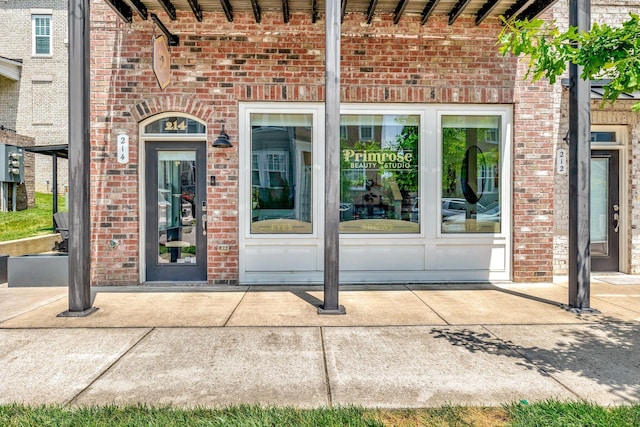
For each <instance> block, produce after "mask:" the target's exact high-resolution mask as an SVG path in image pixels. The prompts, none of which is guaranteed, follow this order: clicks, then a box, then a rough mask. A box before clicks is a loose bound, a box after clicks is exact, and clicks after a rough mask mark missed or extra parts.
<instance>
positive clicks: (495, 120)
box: [91, 0, 562, 285]
mask: <svg viewBox="0 0 640 427" xmlns="http://www.w3.org/2000/svg"><path fill="white" fill-rule="evenodd" d="M144 3H149V4H151V3H153V2H144ZM203 3H204V2H203ZM91 7H92V15H91V16H92V28H91V35H92V57H91V67H92V82H93V84H92V111H91V114H92V115H91V117H92V134H91V141H92V184H91V196H92V199H91V203H92V226H91V229H92V254H93V261H92V262H93V265H92V283H93V284H101V285H102V284H111V285H131V284H138V283H143V282H170V283H184V282H198V283H204V282H206V283H209V284H238V283H242V284H249V283H264V284H270V283H278V284H280V283H321V282H322V267H323V240H322V236H323V224H324V214H325V213H324V194H325V189H324V174H325V171H324V149H325V147H324V144H325V135H324V126H325V123H324V120H325V113H326V112H325V111H324V96H325V80H324V73H325V64H324V59H325V58H324V46H325V29H324V21H323V20H322V19H318V20H317V21H316V20H314V19H313V18H312V17H310V14H308V13H292V14H290V15H289V16H288V20H287V22H286V23H283V16H282V14H279V13H264V14H262V15H261V16H260V18H261V19H260V22H257V19H256V15H255V13H251V11H246V12H242V11H240V12H236V13H235V14H234V15H233V20H232V22H230V21H229V19H228V16H226V15H225V13H205V15H204V19H203V20H202V22H199V21H197V20H196V19H195V18H194V14H193V13H192V12H191V10H189V9H187V10H181V9H178V10H177V12H176V19H175V20H173V19H171V17H170V16H169V15H167V13H166V12H164V11H162V10H154V11H153V12H154V13H157V16H158V17H159V19H160V20H161V21H162V22H163V23H164V24H165V26H166V27H167V28H168V29H169V31H170V32H171V33H172V34H175V35H179V44H178V45H177V46H169V47H168V48H167V47H163V46H162V45H157V41H158V40H159V39H160V40H161V37H160V36H161V35H162V34H163V32H162V31H160V29H159V26H157V25H155V24H154V22H153V21H152V20H151V19H148V20H143V19H140V18H138V17H137V16H135V17H134V19H133V20H132V23H125V22H123V21H122V19H120V18H119V17H118V16H117V15H116V14H115V13H114V12H113V10H112V9H111V8H110V7H108V5H107V4H106V2H104V1H102V0H100V1H98V0H95V1H93V2H92V3H91ZM547 14H550V15H551V16H552V11H551V12H547ZM421 20H422V17H421V16H420V14H409V13H408V14H405V15H403V16H402V19H400V20H399V22H397V23H394V15H393V14H379V15H374V16H373V17H372V20H371V22H370V23H367V22H366V17H364V18H363V16H362V14H356V13H346V14H345V15H344V19H343V22H342V42H341V57H342V60H341V68H340V72H341V93H340V96H341V102H342V104H341V111H340V115H341V116H340V117H341V118H340V148H339V149H340V156H341V165H340V182H341V184H340V268H341V282H343V283H394V282H456V281H490V280H515V281H549V280H551V279H552V275H553V273H554V231H555V224H554V210H553V208H554V182H555V179H556V176H555V148H556V147H555V145H554V143H553V141H556V140H558V138H559V126H560V120H559V118H558V115H557V111H559V109H560V104H561V100H562V96H561V95H562V94H561V89H560V88H558V87H551V86H549V85H548V84H547V83H546V82H538V83H531V82H530V81H525V80H524V79H523V76H524V72H525V70H524V68H523V66H522V65H521V64H519V63H518V61H517V60H516V59H515V58H513V57H503V56H501V55H500V54H499V53H498V51H497V48H496V46H495V44H496V39H497V36H498V34H499V32H500V30H501V24H500V21H499V19H498V18H497V17H496V16H491V17H488V18H487V19H485V20H484V21H483V22H482V23H481V24H480V25H476V22H475V20H476V15H470V16H467V15H464V14H463V15H460V16H459V17H458V18H457V19H455V20H454V21H455V22H452V23H449V20H450V16H447V15H442V14H434V15H432V16H430V17H429V18H428V19H427V20H426V22H425V23H424V25H423V24H422V23H421ZM154 49H155V51H154ZM163 49H164V50H163ZM164 52H166V53H165V55H167V54H168V56H170V61H171V63H170V70H171V73H170V74H171V76H170V83H168V85H167V86H166V87H165V88H164V89H161V87H160V86H161V84H163V83H164V77H163V75H162V73H154V65H157V64H158V63H157V62H156V63H154V59H153V58H154V56H156V61H158V60H159V59H161V58H162V55H160V54H161V53H164ZM221 132H224V133H226V134H228V136H229V140H230V141H231V145H232V146H231V147H229V148H218V147H214V145H225V144H214V141H217V140H218V138H219V136H220V134H221Z"/></svg>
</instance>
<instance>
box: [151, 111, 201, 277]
mask: <svg viewBox="0 0 640 427" xmlns="http://www.w3.org/2000/svg"><path fill="white" fill-rule="evenodd" d="M205 132H206V131H205V127H204V125H203V124H202V123H199V122H197V121H195V120H192V119H188V118H182V117H174V116H169V117H165V118H162V119H159V120H156V121H154V122H152V123H151V124H148V125H146V126H145V127H144V130H143V138H144V144H143V145H144V162H143V163H144V171H143V173H144V184H143V188H142V192H143V194H144V196H143V198H144V206H145V210H144V215H143V216H144V228H143V232H144V239H143V241H144V245H143V246H144V258H145V269H144V273H145V275H144V277H143V280H144V281H146V282H174V283H175V282H178V283H179V282H206V280H207V202H206V200H207V198H206V191H207V187H206V158H207V153H206V144H205V141H204V140H196V139H200V138H195V135H204V134H205ZM145 134H146V135H145ZM145 137H146V138H145Z"/></svg>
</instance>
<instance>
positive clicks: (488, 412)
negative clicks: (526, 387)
mask: <svg viewBox="0 0 640 427" xmlns="http://www.w3.org/2000/svg"><path fill="white" fill-rule="evenodd" d="M0 425H2V426H5V427H18V426H20V427H29V426H38V427H40V426H56V427H67V426H68V427H75V426H83V427H84V426H88V427H103V426H104V427H106V426H108V427H119V426H127V427H136V426H145V427H153V426H162V427H174V426H176V427H177V426H181V427H182V426H196V427H200V426H202V427H205V426H207V427H208V426H225V427H226V426H247V427H262V426H265V427H266V426H287V427H288V426H301V427H306V426H309V427H311V426H313V427H318V426H348V427H360V426H363V427H382V426H394V427H396V426H397V427H412V426H456V427H462V426H476V427H494V426H514V427H517V426H527V427H534V426H545V427H547V426H552V427H553V426H562V427H577V426H590V427H600V426H601V427H616V426H620V427H627V426H638V425H640V405H632V406H616V407H610V408H604V407H601V406H598V405H595V404H591V403H584V402H558V401H544V402H539V403H534V404H526V403H514V404H509V405H505V406H504V407H502V408H495V407H468V406H443V407H440V408H430V409H403V410H385V409H364V408H359V407H342V408H331V409H330V408H317V409H296V408H278V407H261V406H255V405H240V406H231V407H227V408H221V409H205V408H193V409H181V408H174V407H149V406H145V405H138V406H113V405H111V406H102V407H97V406H92V407H76V408H66V407H60V406H55V405H47V406H37V407H31V406H26V405H20V404H8V405H0Z"/></svg>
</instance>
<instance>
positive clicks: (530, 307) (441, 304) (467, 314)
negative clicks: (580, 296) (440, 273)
mask: <svg viewBox="0 0 640 427" xmlns="http://www.w3.org/2000/svg"><path fill="white" fill-rule="evenodd" d="M411 289H413V290H414V292H415V294H416V295H417V296H419V297H420V298H421V299H422V300H423V301H424V302H425V304H427V305H428V306H429V307H430V308H431V309H432V310H433V311H435V312H436V313H437V314H438V315H439V316H440V317H442V318H443V319H444V320H445V321H446V322H447V323H448V324H450V325H471V324H513V323H516V324H517V323H528V324H536V323H582V322H583V320H582V319H581V318H580V317H579V316H576V315H575V314H572V313H569V312H567V311H566V310H563V309H562V308H561V307H560V306H559V305H558V304H554V303H545V302H541V301H540V299H539V298H532V297H530V296H529V295H527V294H526V293H525V292H524V291H522V292H518V293H515V292H507V291H503V290H499V289H496V288H494V289H473V290H466V289H460V290H431V289H428V288H424V287H420V286H415V287H414V286H411ZM554 292H556V291H555V290H554ZM549 302H551V301H549Z"/></svg>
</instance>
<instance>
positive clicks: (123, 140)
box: [118, 133, 129, 164]
mask: <svg viewBox="0 0 640 427" xmlns="http://www.w3.org/2000/svg"><path fill="white" fill-rule="evenodd" d="M118 163H123V164H124V163H129V135H127V134H124V133H122V134H120V135H118Z"/></svg>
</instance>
